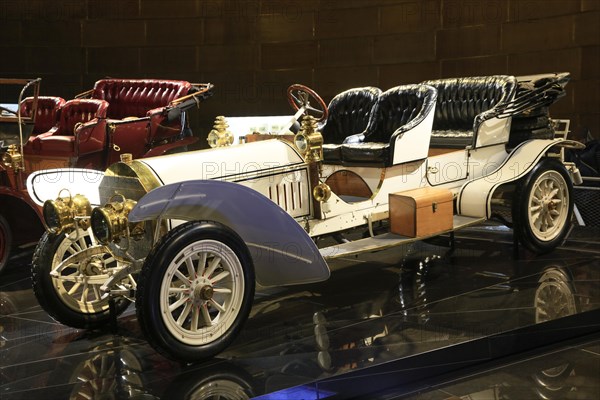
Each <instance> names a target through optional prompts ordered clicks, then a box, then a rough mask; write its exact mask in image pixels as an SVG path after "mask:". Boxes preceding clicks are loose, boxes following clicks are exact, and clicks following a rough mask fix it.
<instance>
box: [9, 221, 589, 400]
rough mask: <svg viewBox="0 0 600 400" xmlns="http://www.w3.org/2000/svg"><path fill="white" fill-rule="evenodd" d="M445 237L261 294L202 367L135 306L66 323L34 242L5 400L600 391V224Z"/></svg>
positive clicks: (576, 394) (21, 270)
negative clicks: (169, 343)
mask: <svg viewBox="0 0 600 400" xmlns="http://www.w3.org/2000/svg"><path fill="white" fill-rule="evenodd" d="M446 242H447V240H446V239H444V238H442V240H438V241H437V242H429V243H424V242H419V243H415V244H413V245H410V246H405V247H402V248H396V249H392V250H389V251H385V252H380V253H374V254H368V255H363V256H360V257H358V258H352V259H347V260H340V261H338V262H336V263H335V264H334V265H332V268H333V269H334V272H333V274H332V276H331V278H330V279H329V280H328V281H326V282H323V283H319V284H313V285H305V286H296V287H290V288H276V289H268V290H267V289H265V290H260V291H258V293H257V297H256V300H255V305H254V307H253V310H252V313H251V317H250V319H249V321H248V322H247V324H246V326H245V328H244V329H243V331H242V333H241V335H240V336H239V338H238V339H237V340H236V342H235V343H234V345H233V346H231V347H230V348H229V349H228V350H227V351H226V352H225V353H223V354H221V355H220V356H219V357H218V358H216V359H214V360H211V361H209V362H205V363H202V364H197V365H181V364H179V363H176V362H173V361H170V360H167V359H165V358H163V357H162V356H160V355H159V354H157V353H156V352H155V351H154V350H153V349H152V348H151V347H149V346H148V345H147V344H146V342H145V341H144V339H143V337H141V334H140V331H139V328H138V326H137V321H136V318H135V311H134V308H133V306H132V307H130V309H129V310H128V311H127V312H126V313H125V314H124V315H123V316H121V317H120V318H119V321H118V332H117V334H114V333H113V332H111V330H110V328H109V327H107V328H106V330H102V331H80V330H76V329H72V328H69V327H66V326H63V325H60V324H58V323H56V322H54V321H53V320H51V318H50V317H49V316H48V315H47V314H46V313H45V312H44V311H43V310H41V309H40V307H39V305H38V304H37V301H36V300H35V297H34V296H33V293H32V291H31V283H30V280H29V259H30V256H31V252H30V251H23V253H22V254H21V255H19V256H18V257H16V258H14V259H13V260H12V265H11V268H10V269H9V270H8V271H6V273H5V274H3V275H2V277H1V278H0V279H1V282H2V283H1V284H0V291H1V292H0V398H1V399H3V400H5V399H31V398H41V399H97V398H102V399H105V398H106V399H112V398H115V399H120V398H136V399H155V398H164V399H177V398H194V399H245V398H252V397H259V398H263V399H294V400H300V399H322V398H332V399H333V398H351V397H361V398H382V399H385V398H411V399H452V398H472V399H488V398H489V399H536V398H540V399H543V398H564V399H567V398H582V399H587V398H590V399H593V398H599V396H597V395H596V394H597V393H598V387H599V383H598V381H599V380H600V379H596V380H595V381H594V380H593V379H592V380H591V381H592V382H595V385H594V384H590V379H588V377H590V376H592V377H593V376H596V377H599V376H600V365H599V355H598V354H599V353H600V351H599V342H598V339H597V338H596V339H595V337H594V336H593V335H594V334H595V332H600V246H599V244H600V231H599V230H597V229H590V228H576V229H575V230H574V231H573V232H572V233H571V236H570V238H569V240H568V241H567V243H566V244H565V245H564V246H563V247H561V248H560V249H557V250H555V251H554V252H552V253H550V254H547V255H544V256H539V257H534V256H532V255H530V254H528V253H527V252H525V251H523V250H521V251H520V252H519V258H518V259H516V258H515V252H514V248H513V244H512V234H511V232H510V231H509V230H507V229H505V228H502V227H498V226H494V225H485V226H480V227H477V228H473V229H469V230H465V231H461V232H460V234H458V235H457V238H456V246H455V248H454V249H453V250H452V249H450V248H449V247H447V246H446ZM590 335H591V336H590ZM582 341H583V342H582ZM478 373H481V374H482V375H477V374H478ZM531 377H539V379H541V380H544V379H547V382H549V383H548V385H550V386H549V387H551V388H552V389H549V390H550V391H552V390H554V389H553V388H554V387H555V386H556V387H558V383H556V382H558V381H559V380H561V379H562V380H561V382H563V381H564V382H568V383H565V385H566V386H564V385H563V386H561V388H562V389H560V390H563V391H560V390H559V389H557V391H556V392H552V393H553V394H557V393H558V394H559V395H558V397H556V396H555V397H551V396H549V395H548V394H547V393H546V392H543V391H542V392H537V391H535V390H529V388H533V387H534V386H535V384H534V383H532V382H533V381H532V380H531V379H532V378H531ZM559 378H560V379H559ZM563 378H564V379H563ZM545 382H546V381H545ZM555 383H556V385H555ZM562 384H563V383H561V385H562ZM552 385H555V386H552ZM578 385H579V386H578ZM564 388H567V389H564ZM512 389H514V390H512ZM526 389H527V390H526ZM540 390H541V389H540ZM564 393H566V394H564ZM588 394H593V395H594V396H591V397H589V396H588ZM219 396H220V397H219ZM469 396H470V397H469ZM581 396H583V397H581Z"/></svg>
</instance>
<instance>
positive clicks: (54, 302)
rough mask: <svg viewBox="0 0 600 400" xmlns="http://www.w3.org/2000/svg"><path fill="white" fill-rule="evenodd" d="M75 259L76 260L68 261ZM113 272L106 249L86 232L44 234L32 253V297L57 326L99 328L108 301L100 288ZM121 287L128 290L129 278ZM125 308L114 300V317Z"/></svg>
mask: <svg viewBox="0 0 600 400" xmlns="http://www.w3.org/2000/svg"><path fill="white" fill-rule="evenodd" d="M75 255H78V256H79V257H78V258H75V259H74V258H72V256H75ZM65 260H66V261H67V262H66V263H65ZM69 260H72V262H70V261H69ZM117 268H118V265H117V261H116V260H115V259H114V258H113V257H112V256H111V255H110V253H109V252H108V249H106V248H105V247H104V246H100V245H98V243H96V241H95V239H94V237H93V235H91V233H90V231H89V230H86V231H84V230H79V231H74V232H72V233H70V234H69V235H64V234H61V235H54V234H51V233H48V232H46V233H44V235H43V236H42V238H41V239H40V242H39V243H38V245H37V247H36V249H35V251H34V253H33V260H32V267H31V279H32V283H33V293H34V294H35V297H36V298H37V300H38V302H39V303H40V305H41V306H42V308H43V309H44V310H45V311H46V312H47V313H48V314H50V316H51V317H52V318H54V319H55V320H57V321H58V322H60V323H62V324H64V325H68V326H71V327H74V328H80V329H93V328H100V327H102V326H103V325H105V324H107V323H108V322H109V321H110V309H109V298H108V295H107V294H103V293H101V291H100V287H101V286H102V285H103V284H104V282H105V281H106V279H108V277H109V275H110V274H111V272H113V271H115V270H116V269H117ZM121 285H123V286H128V287H131V286H132V285H134V281H133V277H131V276H130V277H128V278H126V279H125V280H124V281H123V282H121ZM128 305H129V301H128V300H126V299H125V298H123V297H120V298H118V299H117V300H116V311H117V313H118V314H120V313H122V312H123V311H125V309H126V308H127V307H128Z"/></svg>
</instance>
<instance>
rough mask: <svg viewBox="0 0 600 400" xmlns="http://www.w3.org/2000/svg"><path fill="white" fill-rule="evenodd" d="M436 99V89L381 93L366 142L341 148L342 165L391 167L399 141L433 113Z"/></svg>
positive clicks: (414, 87)
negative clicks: (396, 143)
mask: <svg viewBox="0 0 600 400" xmlns="http://www.w3.org/2000/svg"><path fill="white" fill-rule="evenodd" d="M435 98H436V92H435V89H434V88H432V87H430V86H426V85H405V86H397V87H394V88H391V89H389V90H387V91H386V92H384V93H382V94H381V95H380V96H379V101H378V102H377V106H376V109H375V114H374V115H373V118H372V122H371V124H370V125H369V127H367V133H366V135H365V139H364V142H362V143H345V144H343V145H342V160H343V162H344V163H347V164H369V165H371V164H373V165H384V166H388V165H391V163H392V161H393V160H392V154H393V151H394V145H395V142H396V139H397V138H398V137H399V136H401V135H402V134H403V133H404V132H406V131H408V130H410V129H412V128H413V127H415V126H416V125H418V124H419V123H420V122H421V121H423V119H425V117H426V116H427V114H429V113H430V112H432V110H433V108H434V107H435ZM401 151H410V149H402V150H401Z"/></svg>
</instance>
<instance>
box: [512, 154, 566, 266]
mask: <svg viewBox="0 0 600 400" xmlns="http://www.w3.org/2000/svg"><path fill="white" fill-rule="evenodd" d="M548 171H555V172H557V173H559V174H560V176H562V178H563V179H564V183H565V189H566V191H567V193H566V195H567V197H568V199H569V204H568V205H567V215H566V219H565V221H564V223H563V226H562V227H560V228H559V232H558V234H557V235H556V236H554V237H553V238H552V239H550V240H542V239H540V238H538V237H536V235H535V234H534V232H533V231H532V229H531V227H530V224H529V200H528V199H529V195H530V193H531V191H532V190H534V189H535V188H534V185H535V182H536V180H537V179H538V178H539V177H540V176H541V175H542V174H544V173H546V172H548ZM572 214H573V183H572V182H571V178H570V176H569V173H568V172H567V170H566V169H565V167H564V166H563V165H562V163H561V162H559V161H557V160H555V159H551V158H544V159H542V160H541V161H540V162H539V163H538V164H537V165H536V166H535V167H534V168H533V170H532V171H531V172H529V174H527V176H525V177H524V178H522V179H521V180H520V181H519V184H518V185H516V189H515V193H514V198H513V205H512V216H513V223H514V228H513V229H514V230H513V234H515V235H517V238H518V240H519V242H520V243H522V244H523V245H524V246H525V247H526V248H527V249H529V250H531V251H532V252H534V253H537V254H544V253H548V252H550V251H552V250H554V249H555V248H556V247H558V246H560V245H561V244H562V243H563V242H564V240H565V238H566V236H567V234H568V232H569V228H570V224H571V216H572Z"/></svg>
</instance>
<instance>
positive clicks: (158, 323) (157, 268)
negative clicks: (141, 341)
mask: <svg viewBox="0 0 600 400" xmlns="http://www.w3.org/2000/svg"><path fill="white" fill-rule="evenodd" d="M254 285H255V283H254V268H253V265H252V261H251V258H250V255H249V253H248V250H247V248H246V246H245V245H244V243H243V241H242V240H241V238H240V237H239V236H238V235H237V234H236V233H235V232H233V231H231V230H230V229H228V228H226V227H225V226H223V225H220V224H218V223H215V222H188V223H186V224H183V225H181V226H179V227H177V228H175V229H173V230H172V231H170V232H169V233H168V234H167V235H165V236H164V237H163V238H162V239H161V242H160V243H159V244H158V245H157V246H155V248H154V249H153V251H152V252H151V253H150V255H149V256H148V257H147V258H146V262H145V263H144V266H143V268H142V273H141V274H140V279H139V282H138V290H137V296H136V310H137V317H138V321H139V322H140V326H141V328H142V331H143V333H144V335H145V336H146V338H147V339H148V342H149V343H150V344H151V345H152V346H153V347H154V348H155V349H156V350H157V351H159V352H160V353H162V354H164V355H166V356H167V357H170V358H173V359H176V360H180V361H187V362H194V361H199V360H202V359H206V358H209V357H212V356H214V355H216V354H218V353H220V352H221V351H223V350H224V349H225V348H226V347H227V346H228V345H229V344H230V343H231V342H232V341H233V339H235V337H236V335H237V334H238V332H239V331H240V329H241V328H242V325H243V324H244V322H245V321H246V319H247V317H248V314H249V313H250V309H251V307H252V300H253V298H254Z"/></svg>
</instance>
